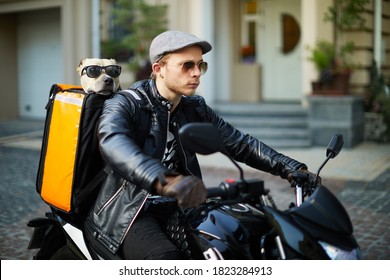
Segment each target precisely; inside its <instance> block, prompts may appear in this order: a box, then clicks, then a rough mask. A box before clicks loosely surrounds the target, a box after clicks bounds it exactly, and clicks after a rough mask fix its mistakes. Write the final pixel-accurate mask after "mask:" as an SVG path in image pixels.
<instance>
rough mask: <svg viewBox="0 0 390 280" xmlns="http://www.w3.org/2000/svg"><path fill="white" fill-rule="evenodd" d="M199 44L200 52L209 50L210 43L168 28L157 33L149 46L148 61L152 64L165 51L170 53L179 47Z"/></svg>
mask: <svg viewBox="0 0 390 280" xmlns="http://www.w3.org/2000/svg"><path fill="white" fill-rule="evenodd" d="M193 45H199V46H200V47H201V48H202V53H203V54H205V53H207V52H209V51H211V48H212V47H211V45H210V44H209V42H207V41H203V40H201V39H199V38H198V37H196V36H194V35H191V34H188V33H186V32H182V31H175V30H169V31H165V32H163V33H161V34H159V35H157V36H156V37H155V38H154V39H153V41H152V43H151V44H150V48H149V58H150V62H151V63H152V64H153V63H155V62H157V61H158V60H159V59H160V58H161V57H163V56H164V55H165V54H167V53H172V52H175V51H178V50H180V49H183V48H186V47H190V46H193Z"/></svg>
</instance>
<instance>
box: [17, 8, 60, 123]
mask: <svg viewBox="0 0 390 280" xmlns="http://www.w3.org/2000/svg"><path fill="white" fill-rule="evenodd" d="M17 32H18V86H19V97H20V98H19V112H20V116H21V117H25V118H37V119H43V118H44V117H45V114H46V111H45V105H46V103H47V98H48V96H49V90H50V87H51V85H52V84H54V83H61V82H63V81H62V79H63V78H62V77H63V73H62V61H63V60H62V47H61V32H60V9H59V8H58V9H45V10H40V11H32V12H22V13H20V14H19V17H18V31H17Z"/></svg>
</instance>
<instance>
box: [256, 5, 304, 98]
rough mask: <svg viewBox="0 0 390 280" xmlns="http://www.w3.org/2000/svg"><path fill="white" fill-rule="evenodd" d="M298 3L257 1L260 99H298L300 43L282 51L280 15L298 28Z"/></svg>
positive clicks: (299, 90)
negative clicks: (258, 8)
mask: <svg viewBox="0 0 390 280" xmlns="http://www.w3.org/2000/svg"><path fill="white" fill-rule="evenodd" d="M300 5H301V1H300V0H260V9H261V11H262V13H261V27H260V31H259V33H260V36H259V41H258V43H259V46H260V48H259V60H260V61H259V63H260V65H261V66H262V73H263V74H262V75H263V78H262V94H263V99H264V100H266V101H267V100H268V101H272V100H300V99H301V97H302V84H301V75H302V74H301V71H302V70H301V60H302V57H301V50H300V48H301V44H300V41H298V44H297V45H296V46H295V48H294V49H292V50H291V52H289V53H284V52H283V23H282V18H283V17H282V16H283V15H286V14H287V15H290V16H292V17H293V18H294V19H295V20H296V21H297V23H298V26H300Z"/></svg>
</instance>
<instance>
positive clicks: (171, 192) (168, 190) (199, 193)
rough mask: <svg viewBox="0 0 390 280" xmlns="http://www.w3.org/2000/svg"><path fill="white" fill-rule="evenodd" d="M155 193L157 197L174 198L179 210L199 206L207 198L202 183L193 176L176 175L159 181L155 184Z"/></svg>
mask: <svg viewBox="0 0 390 280" xmlns="http://www.w3.org/2000/svg"><path fill="white" fill-rule="evenodd" d="M161 181H162V182H161ZM156 191H157V194H159V195H162V196H170V197H174V198H176V200H177V204H178V205H179V207H180V208H188V207H196V206H199V204H201V203H203V202H204V201H205V200H206V198H207V190H206V188H205V186H204V184H203V181H202V180H201V179H199V178H197V177H193V176H183V175H178V176H175V177H169V176H168V177H166V178H164V179H163V180H161V179H160V182H157V184H156Z"/></svg>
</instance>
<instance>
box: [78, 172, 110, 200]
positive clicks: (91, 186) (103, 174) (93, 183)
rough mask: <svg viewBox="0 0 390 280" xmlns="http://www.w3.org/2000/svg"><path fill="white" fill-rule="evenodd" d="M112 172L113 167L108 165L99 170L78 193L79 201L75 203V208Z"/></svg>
mask: <svg viewBox="0 0 390 280" xmlns="http://www.w3.org/2000/svg"><path fill="white" fill-rule="evenodd" d="M110 172H111V168H110V167H108V166H106V167H104V168H103V169H101V170H100V171H99V173H98V174H96V176H95V177H94V178H93V179H92V180H91V181H90V182H89V183H88V185H87V186H86V187H85V188H84V189H83V190H82V191H81V192H80V194H79V195H78V199H77V202H75V203H74V208H77V207H78V206H80V205H81V203H82V202H83V201H84V200H85V199H86V198H87V197H88V196H89V194H91V193H92V191H93V190H94V189H95V188H96V187H97V186H98V185H99V183H100V182H101V181H102V180H103V179H104V178H105V177H106V176H107V175H108V174H109V173H110Z"/></svg>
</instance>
